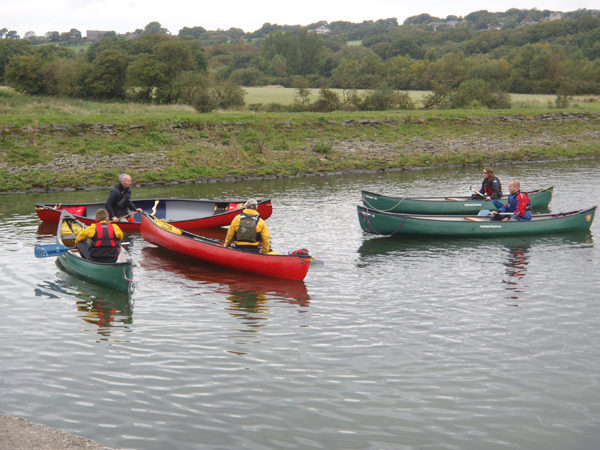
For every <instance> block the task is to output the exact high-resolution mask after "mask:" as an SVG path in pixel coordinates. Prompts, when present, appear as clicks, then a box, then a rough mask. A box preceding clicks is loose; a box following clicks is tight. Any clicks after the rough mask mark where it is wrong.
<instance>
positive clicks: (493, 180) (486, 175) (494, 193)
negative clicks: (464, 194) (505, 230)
mask: <svg viewBox="0 0 600 450" xmlns="http://www.w3.org/2000/svg"><path fill="white" fill-rule="evenodd" d="M471 198H473V199H480V198H483V199H485V200H487V201H491V202H493V203H494V205H495V206H496V208H498V209H499V208H502V206H503V205H502V203H500V202H499V201H498V200H500V199H501V198H502V183H500V180H499V179H498V178H497V177H496V175H495V174H494V171H493V170H492V168H491V167H484V168H483V181H482V182H481V189H480V190H479V191H476V192H475V193H474V194H473V195H472V196H471Z"/></svg>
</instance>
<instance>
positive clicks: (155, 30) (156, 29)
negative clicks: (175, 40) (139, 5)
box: [142, 22, 169, 34]
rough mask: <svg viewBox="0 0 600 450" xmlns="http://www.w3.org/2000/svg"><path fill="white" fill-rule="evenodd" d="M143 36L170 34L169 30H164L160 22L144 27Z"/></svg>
mask: <svg viewBox="0 0 600 450" xmlns="http://www.w3.org/2000/svg"><path fill="white" fill-rule="evenodd" d="M142 34H169V30H167V29H166V28H163V27H162V25H161V24H160V23H159V22H150V23H149V24H148V25H146V26H145V27H144V31H143V33H142Z"/></svg>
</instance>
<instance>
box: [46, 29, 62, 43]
mask: <svg viewBox="0 0 600 450" xmlns="http://www.w3.org/2000/svg"><path fill="white" fill-rule="evenodd" d="M46 37H47V38H48V40H49V41H50V42H59V41H60V33H59V32H58V31H48V32H47V33H46Z"/></svg>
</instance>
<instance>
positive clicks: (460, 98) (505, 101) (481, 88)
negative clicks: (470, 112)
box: [449, 79, 511, 109]
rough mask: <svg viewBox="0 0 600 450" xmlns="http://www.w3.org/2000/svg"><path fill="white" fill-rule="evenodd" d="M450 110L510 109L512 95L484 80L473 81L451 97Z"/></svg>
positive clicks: (464, 83)
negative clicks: (478, 108)
mask: <svg viewBox="0 0 600 450" xmlns="http://www.w3.org/2000/svg"><path fill="white" fill-rule="evenodd" d="M449 104H450V108H453V109H455V108H477V107H481V106H483V107H485V108H490V109H510V107H511V99H510V95H508V94H507V93H506V92H502V91H500V90H499V89H496V88H495V87H493V86H492V85H491V84H490V83H488V82H487V81H483V80H477V79H471V80H467V81H465V82H463V83H461V84H460V86H459V87H458V88H457V89H456V90H455V91H454V92H453V93H452V94H450V97H449Z"/></svg>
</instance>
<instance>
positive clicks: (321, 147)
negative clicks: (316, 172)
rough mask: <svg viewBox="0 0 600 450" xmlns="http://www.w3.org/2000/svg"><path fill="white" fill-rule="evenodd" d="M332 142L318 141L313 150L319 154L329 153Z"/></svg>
mask: <svg viewBox="0 0 600 450" xmlns="http://www.w3.org/2000/svg"><path fill="white" fill-rule="evenodd" d="M332 149H333V144H332V143H331V142H325V141H318V142H316V143H315V152H317V153H321V154H328V153H331V151H332Z"/></svg>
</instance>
